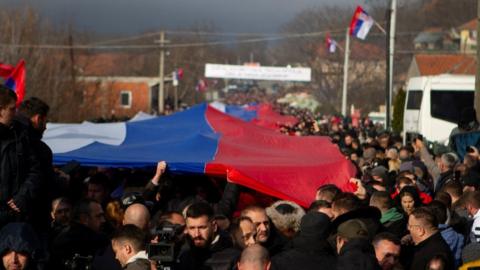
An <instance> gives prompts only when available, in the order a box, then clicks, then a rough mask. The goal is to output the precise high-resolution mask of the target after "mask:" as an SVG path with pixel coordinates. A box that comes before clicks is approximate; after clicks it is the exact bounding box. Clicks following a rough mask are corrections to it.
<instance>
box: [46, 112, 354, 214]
mask: <svg viewBox="0 0 480 270" xmlns="http://www.w3.org/2000/svg"><path fill="white" fill-rule="evenodd" d="M72 125H73V126H72ZM166 130H168V132H165V131H166ZM43 140H44V141H45V142H46V143H47V144H48V145H49V146H50V148H51V149H52V151H53V159H54V163H55V164H58V165H60V164H65V163H68V162H70V161H71V160H76V161H77V162H79V163H81V164H82V165H84V166H101V167H120V168H122V167H129V168H134V167H137V168H138V167H146V166H148V167H154V166H156V164H157V162H158V161H159V160H164V161H166V162H167V164H168V170H169V171H170V172H171V173H177V174H205V175H208V176H216V177H222V178H225V179H228V180H230V181H232V182H234V183H236V184H239V185H242V186H245V187H248V188H251V189H253V190H256V191H258V192H260V193H263V194H267V195H270V196H273V197H276V198H280V199H282V200H291V201H293V202H296V203H298V204H300V205H302V206H304V207H308V206H309V205H310V203H311V202H312V201H313V200H315V190H316V189H317V188H318V187H319V186H322V185H325V184H335V185H337V186H338V187H340V188H341V189H342V190H344V191H350V192H353V191H355V187H354V186H352V184H350V182H349V179H350V178H351V177H353V176H355V173H356V171H355V167H354V166H353V165H352V163H351V162H350V161H348V160H347V159H345V157H344V156H343V155H342V154H341V153H340V151H339V150H338V147H337V146H336V145H335V144H333V143H332V142H331V141H330V139H329V138H328V137H321V136H305V137H297V136H286V135H284V134H281V133H279V132H277V131H274V130H271V129H268V128H263V127H260V126H257V125H255V124H254V123H251V122H246V121H243V120H241V119H238V118H235V117H233V116H230V115H228V114H225V113H222V112H220V111H218V110H216V109H214V108H213V107H211V106H207V105H206V104H201V105H196V106H193V107H192V108H190V109H188V110H185V111H182V112H178V113H175V114H172V115H170V116H162V117H155V118H151V119H147V120H143V121H134V122H117V123H107V124H92V123H89V122H84V123H82V124H70V125H69V124H56V125H52V124H49V126H48V128H47V130H46V133H45V135H44V137H43Z"/></svg>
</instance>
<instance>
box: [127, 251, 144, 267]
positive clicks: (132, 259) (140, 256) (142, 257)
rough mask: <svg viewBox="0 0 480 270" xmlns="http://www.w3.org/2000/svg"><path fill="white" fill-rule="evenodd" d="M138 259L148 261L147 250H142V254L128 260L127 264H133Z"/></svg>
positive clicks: (139, 253)
mask: <svg viewBox="0 0 480 270" xmlns="http://www.w3.org/2000/svg"><path fill="white" fill-rule="evenodd" d="M138 259H147V260H148V256H147V253H146V252H145V250H142V251H140V252H138V253H137V254H135V255H133V256H132V257H130V259H128V261H127V264H129V263H132V262H134V261H136V260H138Z"/></svg>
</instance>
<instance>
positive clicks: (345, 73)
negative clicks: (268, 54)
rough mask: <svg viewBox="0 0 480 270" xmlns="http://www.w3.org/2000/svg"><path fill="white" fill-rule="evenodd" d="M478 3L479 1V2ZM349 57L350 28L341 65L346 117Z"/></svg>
mask: <svg viewBox="0 0 480 270" xmlns="http://www.w3.org/2000/svg"><path fill="white" fill-rule="evenodd" d="M479 1H480V0H479ZM349 57H350V27H347V32H346V34H345V57H344V63H343V92H342V115H343V116H344V117H346V116H347V88H348V58H349Z"/></svg>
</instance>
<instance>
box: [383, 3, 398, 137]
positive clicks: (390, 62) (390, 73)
mask: <svg viewBox="0 0 480 270" xmlns="http://www.w3.org/2000/svg"><path fill="white" fill-rule="evenodd" d="M396 8H397V0H391V8H390V31H389V32H388V38H389V40H388V45H389V46H388V47H389V48H388V51H389V52H388V87H387V97H386V103H387V104H386V118H385V120H386V129H387V130H390V129H391V113H390V112H391V108H392V95H393V57H394V54H395V21H396Z"/></svg>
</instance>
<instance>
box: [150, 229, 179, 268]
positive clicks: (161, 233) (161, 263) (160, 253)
mask: <svg viewBox="0 0 480 270" xmlns="http://www.w3.org/2000/svg"><path fill="white" fill-rule="evenodd" d="M182 232H183V226H181V225H175V224H169V223H168V224H163V226H161V228H160V229H157V230H156V231H155V232H154V233H153V235H154V236H155V238H157V241H158V243H155V244H148V246H147V253H148V259H149V260H153V261H156V262H157V269H172V265H173V264H174V262H175V257H176V249H175V247H176V243H177V242H178V240H179V236H180V235H181V234H182Z"/></svg>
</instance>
